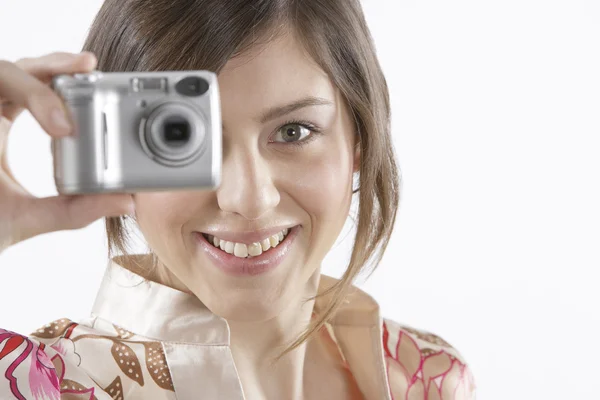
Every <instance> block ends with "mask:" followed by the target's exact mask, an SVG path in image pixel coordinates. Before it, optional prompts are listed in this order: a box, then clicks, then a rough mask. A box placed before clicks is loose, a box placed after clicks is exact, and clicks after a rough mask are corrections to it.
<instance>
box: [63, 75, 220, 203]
mask: <svg viewBox="0 0 600 400" xmlns="http://www.w3.org/2000/svg"><path fill="white" fill-rule="evenodd" d="M52 88H53V89H54V90H55V91H56V92H57V93H58V94H59V95H60V96H61V97H62V99H63V100H64V102H65V105H66V107H67V109H68V110H69V111H70V113H71V116H72V119H73V121H74V123H75V129H76V134H75V135H72V136H68V137H64V138H60V139H52V142H51V143H52V144H51V150H52V155H53V163H54V181H55V183H56V188H57V191H58V192H59V193H61V194H79V193H94V192H127V193H132V192H138V191H161V190H173V189H214V188H216V187H217V186H218V185H219V184H220V179H221V157H222V151H221V141H222V133H221V108H220V107H221V104H220V99H219V90H218V85H217V77H216V74H215V73H213V72H210V71H166V72H111V73H104V72H99V71H94V72H91V73H89V74H75V75H59V76H56V77H54V79H53V81H52Z"/></svg>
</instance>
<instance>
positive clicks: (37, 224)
mask: <svg viewBox="0 0 600 400" xmlns="http://www.w3.org/2000/svg"><path fill="white" fill-rule="evenodd" d="M31 200H32V204H30V205H28V207H27V211H26V214H27V215H21V216H19V219H21V224H20V225H21V226H22V227H23V231H24V233H26V236H27V237H33V236H36V235H40V234H43V233H48V232H54V231H60V230H65V229H79V228H83V227H85V226H87V225H89V224H91V223H92V222H94V221H96V220H97V219H99V218H102V217H105V216H106V217H116V216H119V215H124V214H133V213H134V212H135V211H134V210H135V208H134V202H133V197H132V196H131V195H130V194H121V193H119V194H117V193H111V194H87V195H72V196H65V195H59V196H53V197H44V198H34V199H31Z"/></svg>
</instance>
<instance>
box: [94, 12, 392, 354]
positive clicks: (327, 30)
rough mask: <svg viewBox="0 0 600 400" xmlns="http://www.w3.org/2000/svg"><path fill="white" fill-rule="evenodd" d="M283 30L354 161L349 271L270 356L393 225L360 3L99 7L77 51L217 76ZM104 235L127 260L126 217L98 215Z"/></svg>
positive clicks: (385, 107) (376, 75)
mask: <svg viewBox="0 0 600 400" xmlns="http://www.w3.org/2000/svg"><path fill="white" fill-rule="evenodd" d="M286 31H287V32H292V33H293V34H294V35H295V37H296V38H297V39H298V40H299V41H300V43H302V45H303V46H304V47H305V49H306V51H307V52H308V54H309V55H310V56H311V57H312V58H313V59H314V60H315V61H316V62H317V63H318V64H319V65H320V66H321V68H322V69H323V70H324V71H325V72H326V73H327V74H328V75H329V77H330V79H331V80H332V82H333V83H334V85H336V86H337V88H338V89H339V90H340V91H341V93H342V95H343V97H344V99H345V101H346V102H347V104H348V106H349V109H350V111H351V113H352V117H353V118H354V121H355V129H356V133H357V135H358V141H357V145H359V146H360V152H361V163H360V171H359V177H358V183H359V188H356V189H354V190H353V194H357V193H358V195H359V198H358V212H357V215H352V213H350V217H351V218H352V219H353V221H354V222H355V223H356V222H357V223H358V225H357V228H356V230H357V233H356V237H355V240H354V247H353V250H352V255H351V258H350V261H349V265H348V267H347V269H346V271H345V273H344V275H343V277H342V278H341V279H340V280H339V282H337V283H336V284H335V285H334V286H332V287H331V288H329V289H328V290H327V291H326V292H324V293H322V294H319V295H317V296H315V297H313V298H311V299H314V298H316V297H319V296H324V295H329V294H330V293H332V296H331V301H330V302H329V305H328V307H326V309H325V310H324V311H323V312H322V313H321V312H319V314H317V318H316V320H315V321H314V322H313V323H311V325H310V326H309V327H308V329H307V330H306V331H304V332H303V333H302V335H301V336H300V337H299V338H297V340H296V341H294V342H293V343H292V344H291V345H290V346H288V347H287V348H286V349H285V350H284V351H283V352H282V353H281V354H280V356H279V357H277V359H279V358H280V357H282V356H283V355H285V354H286V353H288V352H289V351H292V350H294V349H295V348H297V347H298V346H300V345H301V344H302V343H303V342H304V341H306V340H308V339H309V338H310V336H311V335H312V334H314V333H315V332H316V331H318V330H319V329H320V328H321V327H322V326H323V324H324V323H325V322H327V321H328V320H329V319H331V318H332V316H333V315H334V314H335V312H336V311H337V309H338V308H339V306H340V305H341V304H342V301H343V299H344V297H345V296H346V294H347V293H348V290H349V289H350V288H351V286H352V283H353V281H354V279H355V278H356V277H357V276H358V275H359V274H360V273H361V272H364V271H367V270H370V272H369V275H370V273H372V271H373V270H374V269H375V267H376V266H377V265H378V264H379V262H380V261H381V257H382V255H383V252H384V250H385V248H386V247H387V244H388V242H389V239H390V235H391V232H392V227H393V225H394V222H395V219H396V212H397V208H398V202H399V197H400V194H399V183H400V178H399V174H398V167H397V163H396V157H395V152H394V149H393V143H392V138H391V133H390V103H389V93H388V87H387V83H386V80H385V77H384V75H383V73H382V70H381V67H380V65H379V62H378V60H377V56H376V50H375V46H374V44H373V40H372V38H371V35H370V32H369V29H368V27H367V24H366V22H365V18H364V15H363V11H362V8H361V5H360V2H359V0H328V1H319V0H255V1H240V0H227V1H223V0H178V1H175V0H152V1H144V0H106V1H105V3H104V4H103V6H102V8H101V9H100V11H99V13H98V15H97V16H96V18H95V20H94V22H93V24H92V26H91V28H90V31H89V35H88V37H87V40H86V42H85V44H84V47H83V50H87V51H91V52H93V53H95V54H96V56H97V57H98V69H99V70H101V71H107V72H110V71H157V70H195V69H206V70H210V71H214V72H216V73H218V72H219V71H220V70H221V68H223V66H224V65H225V63H226V62H227V61H228V60H229V59H230V58H232V57H235V56H236V55H240V54H242V53H244V51H246V50H248V49H249V48H250V47H251V46H253V45H255V44H260V43H261V40H264V41H263V42H262V43H267V42H268V41H269V40H270V39H271V38H273V37H275V36H276V35H278V34H280V33H282V32H286ZM106 232H107V235H108V244H109V258H112V255H113V254H114V253H115V251H116V250H118V251H120V252H121V253H122V254H127V253H128V251H127V243H128V237H129V235H130V232H128V230H127V229H126V228H125V220H124V219H123V218H122V217H114V218H107V219H106ZM369 264H371V265H372V266H373V268H372V269H371V268H370V267H369ZM309 300H310V299H309Z"/></svg>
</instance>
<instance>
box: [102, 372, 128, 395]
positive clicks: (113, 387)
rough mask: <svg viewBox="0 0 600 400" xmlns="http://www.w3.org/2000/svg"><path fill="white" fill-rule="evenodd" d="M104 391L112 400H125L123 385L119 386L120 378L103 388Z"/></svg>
mask: <svg viewBox="0 0 600 400" xmlns="http://www.w3.org/2000/svg"><path fill="white" fill-rule="evenodd" d="M104 391H105V392H106V393H108V394H109V395H110V397H111V398H112V399H113V400H125V397H123V385H122V384H121V377H120V376H118V375H117V377H116V378H115V379H114V380H113V381H112V382H111V383H110V385H108V386H107V387H105V388H104Z"/></svg>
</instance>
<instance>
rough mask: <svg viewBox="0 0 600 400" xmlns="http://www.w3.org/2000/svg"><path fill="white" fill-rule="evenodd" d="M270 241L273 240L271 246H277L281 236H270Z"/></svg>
mask: <svg viewBox="0 0 600 400" xmlns="http://www.w3.org/2000/svg"><path fill="white" fill-rule="evenodd" d="M269 242H271V247H277V245H278V244H279V236H278V235H273V236H271V237H270V238H269Z"/></svg>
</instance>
